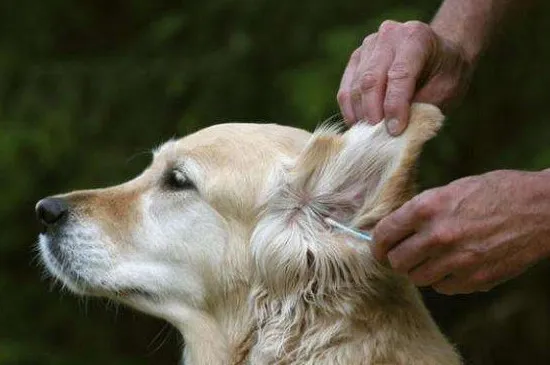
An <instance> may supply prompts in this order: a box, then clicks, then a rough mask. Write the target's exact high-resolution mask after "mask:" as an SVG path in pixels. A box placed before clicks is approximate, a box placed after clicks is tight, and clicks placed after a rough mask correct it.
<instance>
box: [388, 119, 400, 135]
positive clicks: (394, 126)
mask: <svg viewBox="0 0 550 365" xmlns="http://www.w3.org/2000/svg"><path fill="white" fill-rule="evenodd" d="M386 127H387V128H388V132H389V133H390V134H391V135H392V136H398V135H399V134H401V132H402V130H401V123H399V120H398V119H395V118H393V119H390V120H388V121H387V122H386Z"/></svg>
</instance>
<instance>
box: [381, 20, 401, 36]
mask: <svg viewBox="0 0 550 365" xmlns="http://www.w3.org/2000/svg"><path fill="white" fill-rule="evenodd" d="M398 25H399V23H398V22H396V21H394V20H384V21H383V22H382V24H380V28H379V34H380V35H382V36H384V35H386V34H388V33H390V32H393V31H394V30H395V29H396V28H397V26H398Z"/></svg>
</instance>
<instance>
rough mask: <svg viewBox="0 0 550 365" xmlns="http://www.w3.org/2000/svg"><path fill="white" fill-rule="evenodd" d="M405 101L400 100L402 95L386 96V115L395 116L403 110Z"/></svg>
mask: <svg viewBox="0 0 550 365" xmlns="http://www.w3.org/2000/svg"><path fill="white" fill-rule="evenodd" d="M402 104H403V100H401V98H400V94H398V93H392V95H386V100H384V114H385V115H394V114H397V112H398V111H399V110H400V109H402Z"/></svg>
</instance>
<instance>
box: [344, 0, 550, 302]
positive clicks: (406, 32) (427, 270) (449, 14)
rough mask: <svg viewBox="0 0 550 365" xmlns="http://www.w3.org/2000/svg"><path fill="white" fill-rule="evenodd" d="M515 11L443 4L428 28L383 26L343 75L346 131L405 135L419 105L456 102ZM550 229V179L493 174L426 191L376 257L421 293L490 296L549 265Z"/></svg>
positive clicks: (493, 1) (407, 207)
mask: <svg viewBox="0 0 550 365" xmlns="http://www.w3.org/2000/svg"><path fill="white" fill-rule="evenodd" d="M513 3H514V2H513V1H509V0H446V1H445V2H444V3H443V4H442V6H441V8H440V9H439V11H438V13H437V15H436V17H435V18H434V20H433V21H432V23H431V24H430V25H428V24H424V23H421V22H416V21H414V22H407V23H397V22H392V21H386V22H384V23H382V25H381V26H380V29H379V31H378V32H377V33H374V34H371V35H369V36H367V37H366V38H365V40H364V41H363V44H362V45H361V47H359V48H358V49H357V50H355V52H354V53H353V54H352V56H351V59H350V61H349V64H348V66H347V67H346V70H345V72H344V75H343V78H342V82H341V85H340V90H339V92H338V102H339V104H340V108H341V110H342V114H343V115H344V117H345V119H346V120H347V122H348V123H350V124H353V123H354V122H357V121H361V120H363V121H367V122H369V123H373V124H374V123H378V122H380V121H381V120H382V119H385V120H386V125H387V128H388V131H389V132H390V133H391V134H393V135H398V134H400V133H402V131H403V130H404V129H405V128H406V122H407V121H408V118H409V116H408V113H409V106H410V104H411V102H412V101H419V102H427V103H432V104H435V105H438V106H439V107H441V108H444V109H445V108H446V107H448V106H449V104H451V103H452V102H456V100H457V99H458V98H459V97H460V95H461V94H462V93H463V92H464V91H465V89H466V87H467V84H468V80H469V77H470V75H471V73H472V71H473V68H474V67H475V64H476V62H477V59H478V58H479V55H480V53H481V52H482V50H483V48H484V47H485V46H486V44H487V42H488V39H489V38H490V35H491V33H492V30H493V29H494V28H495V26H496V25H497V24H499V22H501V20H502V18H503V16H504V15H505V13H506V12H509V11H510V8H511V6H512V5H513ZM516 3H517V2H516ZM549 222H550V170H546V171H541V172H522V171H493V172H489V173H487V174H484V175H479V176H471V177H467V178H463V179H460V180H457V181H454V182H452V183H450V184H448V185H446V186H443V187H439V188H436V189H431V190H427V191H425V192H423V193H422V194H420V195H418V196H416V197H415V198H413V199H412V200H411V201H409V202H407V203H405V204H404V205H403V206H402V207H401V208H399V209H398V210H396V211H395V212H394V213H392V214H390V215H389V216H387V217H386V218H384V219H382V220H381V221H380V222H379V223H378V224H377V225H376V226H375V227H374V230H373V235H374V240H375V246H374V254H375V256H376V258H377V259H378V260H380V261H381V262H384V263H389V265H391V267H392V268H393V269H394V270H395V271H397V272H399V273H402V274H404V275H408V276H409V277H410V279H411V280H412V281H413V282H414V283H415V284H416V285H418V286H432V287H433V288H434V289H435V290H436V291H438V292H440V293H443V294H449V295H451V294H459V293H471V292H474V291H485V290H489V289H491V288H492V287H494V286H495V285H498V284H499V283H502V282H504V281H506V280H508V279H510V278H512V277H515V276H517V275H519V274H520V273H522V272H523V271H524V270H526V269H527V268H528V267H529V266H531V265H533V264H535V263H536V262H538V261H539V260H541V259H543V258H546V257H548V256H549V254H550V228H549V226H550V224H549Z"/></svg>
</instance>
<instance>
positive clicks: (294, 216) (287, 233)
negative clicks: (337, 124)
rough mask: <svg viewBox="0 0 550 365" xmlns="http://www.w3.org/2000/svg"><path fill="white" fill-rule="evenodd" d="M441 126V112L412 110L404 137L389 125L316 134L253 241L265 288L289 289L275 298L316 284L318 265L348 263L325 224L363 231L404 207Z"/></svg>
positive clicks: (273, 199)
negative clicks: (423, 154)
mask: <svg viewBox="0 0 550 365" xmlns="http://www.w3.org/2000/svg"><path fill="white" fill-rule="evenodd" d="M442 121H443V115H442V114H441V112H440V111H439V109H438V108H437V107H435V106H432V105H427V104H414V105H413V106H412V110H411V119H410V121H409V126H408V128H407V129H406V130H405V132H404V133H403V134H402V135H400V136H398V137H392V136H390V135H389V134H388V132H387V131H386V128H385V125H384V123H379V124H377V125H374V126H373V125H369V124H366V123H359V124H356V125H355V126H353V127H352V128H351V129H350V130H348V131H347V132H345V133H344V134H340V133H338V131H337V130H334V129H330V128H326V127H323V128H320V129H319V130H318V131H317V132H315V133H314V135H313V136H312V138H311V140H310V141H309V143H308V144H307V145H306V147H305V148H304V150H303V152H302V153H301V154H300V155H299V156H298V158H297V159H296V161H295V162H294V163H293V164H292V165H291V166H290V167H289V168H288V170H287V171H286V172H283V174H282V178H281V180H282V181H279V184H278V185H277V187H276V188H275V191H273V192H272V194H271V196H270V198H269V199H268V202H267V204H266V208H265V212H264V214H263V215H262V217H261V219H260V220H259V222H258V225H257V227H256V230H255V232H254V234H253V238H252V253H253V256H254V260H255V262H256V267H257V269H258V270H257V271H258V272H259V273H260V276H261V277H263V279H262V280H263V281H264V283H269V282H270V283H273V284H274V285H285V286H286V287H285V288H283V287H279V288H277V291H286V290H288V289H290V287H292V286H294V284H298V283H300V282H308V281H309V282H311V280H310V279H311V274H312V273H311V270H310V269H311V268H312V265H313V266H318V267H326V266H327V265H328V266H330V265H331V263H330V262H331V261H339V262H342V255H341V252H337V250H338V247H336V246H337V245H336V246H334V245H332V244H331V243H330V242H327V240H326V239H324V238H323V237H322V234H323V232H327V229H326V225H325V223H324V220H323V219H324V218H325V217H329V216H330V217H333V218H334V219H336V220H339V221H340V222H343V223H345V224H348V225H350V226H354V227H361V228H365V227H369V226H372V225H374V224H375V223H376V222H377V221H378V220H380V219H381V218H382V217H384V216H385V215H387V214H388V213H390V212H391V211H392V210H394V209H396V208H397V207H398V206H399V205H401V204H403V203H404V202H405V201H406V200H407V199H408V198H410V197H411V195H412V185H413V181H412V180H413V178H412V175H413V170H414V164H415V161H416V159H417V157H418V155H419V153H420V150H421V148H422V145H423V144H424V142H426V141H427V140H428V139H430V138H431V137H433V136H434V135H435V134H436V133H437V131H438V130H439V128H440V126H441V124H442ZM313 271H315V270H313ZM318 271H323V270H318ZM327 275H332V274H329V273H327ZM337 276H338V275H337V274H334V275H332V277H337ZM307 277H309V279H306V278H307ZM283 283H286V284H283ZM292 283H294V284H292ZM289 286H290V287H289ZM273 289H274V290H275V289H276V288H275V287H273Z"/></svg>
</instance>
